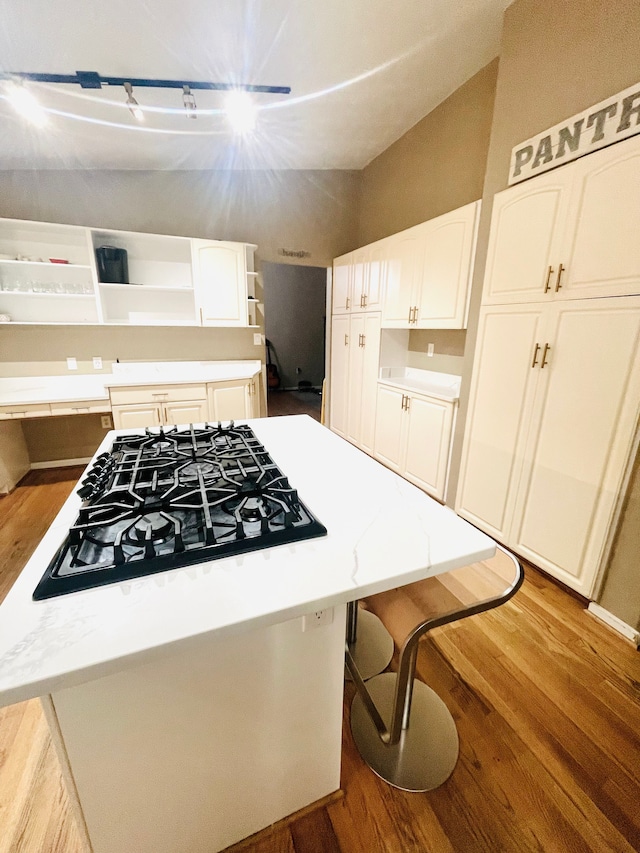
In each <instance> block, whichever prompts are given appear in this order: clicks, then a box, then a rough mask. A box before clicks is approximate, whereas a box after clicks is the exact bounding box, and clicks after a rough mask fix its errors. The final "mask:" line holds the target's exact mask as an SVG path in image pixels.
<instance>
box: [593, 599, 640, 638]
mask: <svg viewBox="0 0 640 853" xmlns="http://www.w3.org/2000/svg"><path fill="white" fill-rule="evenodd" d="M587 610H588V611H589V613H591V614H592V616H595V617H596V619H599V620H600V621H601V622H604V623H605V625H608V626H609V627H610V628H613V630H614V631H617V632H618V633H619V634H622V636H623V637H626V638H627V640H631V642H632V643H634V644H635V645H636V647H637V646H640V631H636V629H635V628H632V627H631V625H627V623H626V622H623V621H622V619H618V617H617V616H614V615H613V613H609V611H608V610H605V609H604V607H600V605H599V604H596V603H595V601H590V602H589V606H588V607H587Z"/></svg>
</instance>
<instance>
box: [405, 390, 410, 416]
mask: <svg viewBox="0 0 640 853" xmlns="http://www.w3.org/2000/svg"><path fill="white" fill-rule="evenodd" d="M410 405H411V397H410V396H409V395H408V394H407V402H406V403H405V406H404V410H405V412H408V411H409V406H410Z"/></svg>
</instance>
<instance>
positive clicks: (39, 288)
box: [31, 279, 44, 293]
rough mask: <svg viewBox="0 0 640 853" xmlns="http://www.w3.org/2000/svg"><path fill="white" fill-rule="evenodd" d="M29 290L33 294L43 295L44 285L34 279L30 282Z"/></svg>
mask: <svg viewBox="0 0 640 853" xmlns="http://www.w3.org/2000/svg"><path fill="white" fill-rule="evenodd" d="M31 290H33V292H34V293H44V284H43V283H42V282H41V281H40V280H39V279H35V280H34V281H32V282H31Z"/></svg>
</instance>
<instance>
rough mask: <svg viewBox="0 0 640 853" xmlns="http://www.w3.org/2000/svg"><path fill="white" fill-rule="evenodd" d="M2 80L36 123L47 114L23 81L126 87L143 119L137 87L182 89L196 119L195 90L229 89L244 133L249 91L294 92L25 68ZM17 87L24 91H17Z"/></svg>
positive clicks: (251, 119)
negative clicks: (136, 97)
mask: <svg viewBox="0 0 640 853" xmlns="http://www.w3.org/2000/svg"><path fill="white" fill-rule="evenodd" d="M3 80H4V81H7V85H8V84H10V83H12V82H13V84H14V92H13V94H10V93H9V91H7V94H6V96H5V97H6V98H7V99H8V100H10V101H11V102H12V104H14V106H15V108H16V109H17V110H19V111H20V112H21V113H22V114H23V115H25V116H27V117H28V118H29V119H30V121H32V122H33V123H34V124H44V122H45V121H46V113H45V112H44V110H43V109H42V108H41V107H40V106H39V105H38V103H37V101H36V100H35V98H34V97H33V95H31V93H30V92H28V90H27V89H26V88H25V87H24V86H23V85H22V81H23V80H33V81H34V82H37V83H54V84H60V83H76V84H77V85H79V86H80V87H81V88H83V89H102V87H103V86H124V90H125V92H126V94H127V98H126V105H127V107H128V108H129V110H130V112H131V115H133V116H134V117H135V118H136V120H137V121H144V119H145V114H144V111H143V109H142V108H141V107H140V105H139V104H138V102H137V101H136V99H135V98H134V96H133V87H134V86H136V87H139V88H152V89H182V103H183V105H184V109H185V112H186V115H187V118H197V115H198V111H197V106H196V99H195V96H194V94H193V91H192V90H193V89H206V90H209V91H219V92H228V93H229V94H228V96H227V100H226V104H225V112H226V114H227V118H228V120H229V122H230V123H231V126H232V127H233V129H234V130H235V131H236V132H238V133H245V132H247V131H250V130H253V128H254V127H255V123H256V113H257V109H256V105H255V104H254V102H253V101H252V99H251V97H250V94H254V93H255V94H269V95H289V94H290V93H291V88H290V87H289V86H259V85H255V84H253V83H210V82H205V81H196V80H188V81H186V80H164V79H161V80H154V79H151V78H146V77H103V76H102V75H101V74H98V72H97V71H76V73H75V74H44V73H40V72H38V73H35V72H33V73H32V72H26V71H9V72H6V73H4V74H3V73H1V72H0V82H2V81H3ZM15 90H22V91H21V92H17V91H15ZM16 101H22V102H23V105H22V106H18V104H17V103H16ZM148 109H149V110H152V111H153V110H156V111H159V112H162V110H158V109H157V108H154V107H148ZM168 112H175V110H168ZM205 112H216V111H215V110H213V111H210V110H203V111H201V114H204V113H205Z"/></svg>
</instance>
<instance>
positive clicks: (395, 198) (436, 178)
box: [354, 59, 498, 373]
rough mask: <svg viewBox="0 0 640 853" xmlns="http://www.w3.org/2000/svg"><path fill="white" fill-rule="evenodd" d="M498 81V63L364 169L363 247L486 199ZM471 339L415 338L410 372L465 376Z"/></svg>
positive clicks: (417, 334) (419, 334) (451, 335)
mask: <svg viewBox="0 0 640 853" xmlns="http://www.w3.org/2000/svg"><path fill="white" fill-rule="evenodd" d="M497 74H498V60H497V59H494V60H493V62H490V63H489V65H487V66H486V67H485V68H483V69H482V70H481V71H479V72H478V73H477V74H476V75H475V76H473V77H472V78H471V79H470V80H468V81H467V82H466V83H465V84H464V85H463V86H461V87H460V88H459V89H458V90H457V91H456V92H454V93H453V94H452V95H451V96H450V97H449V98H447V99H446V100H445V101H443V103H442V104H440V106H438V107H437V108H436V109H435V110H433V112H431V113H429V115H427V116H425V118H423V119H422V120H421V121H419V122H418V124H416V125H415V126H414V127H412V128H411V130H409V131H408V132H407V133H406V134H405V135H404V136H403V137H402V138H401V139H399V140H398V141H397V142H395V143H394V144H393V145H391V146H390V147H389V148H387V150H386V151H384V152H383V153H382V154H380V156H379V157H376V159H375V160H373V161H372V162H371V163H370V164H369V165H368V166H367V167H366V168H365V169H364V170H363V172H362V180H361V186H360V206H359V213H358V221H359V225H358V245H360V246H364V245H366V244H367V243H371V242H373V241H374V240H378V239H380V238H382V237H387V236H388V235H389V234H395V233H397V232H398V231H402V230H404V229H405V228H410V227H411V226H412V225H417V224H418V223H420V222H426V221H427V220H428V219H433V217H434V216H440V214H442V213H447V212H448V211H450V210H455V209H456V208H457V207H462V205H464V204H468V203H469V202H472V201H476V200H477V199H479V198H481V196H482V186H483V183H484V175H485V170H486V165H487V151H488V149H489V135H490V131H491V118H492V114H493V100H494V95H495V86H496V78H497ZM354 248H355V247H354ZM465 339H466V335H465V333H464V332H446V331H439V332H437V333H433V332H427V331H413V332H411V333H410V335H409V357H408V366H409V367H418V368H423V369H425V370H439V371H442V372H444V373H460V372H461V370H462V359H463V355H464V351H465ZM429 343H432V344H434V350H435V355H434V357H432V358H428V357H427V354H426V352H427V344H429Z"/></svg>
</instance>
